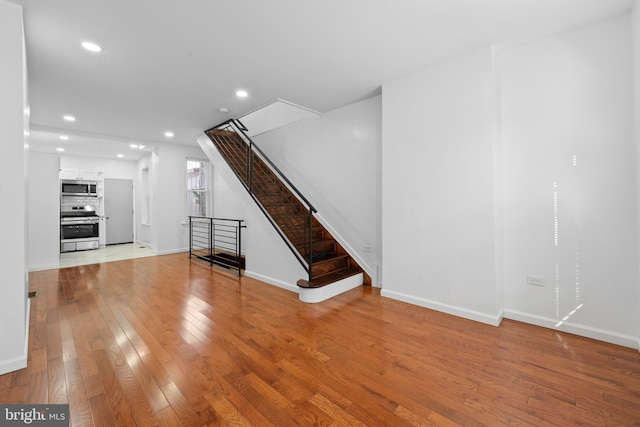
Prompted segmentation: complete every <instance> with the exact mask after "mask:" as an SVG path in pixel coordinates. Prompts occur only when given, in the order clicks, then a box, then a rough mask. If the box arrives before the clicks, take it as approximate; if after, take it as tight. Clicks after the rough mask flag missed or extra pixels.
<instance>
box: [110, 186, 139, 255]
mask: <svg viewBox="0 0 640 427" xmlns="http://www.w3.org/2000/svg"><path fill="white" fill-rule="evenodd" d="M104 216H105V244H106V245H117V244H121V243H132V242H133V180H131V179H112V178H105V180H104Z"/></svg>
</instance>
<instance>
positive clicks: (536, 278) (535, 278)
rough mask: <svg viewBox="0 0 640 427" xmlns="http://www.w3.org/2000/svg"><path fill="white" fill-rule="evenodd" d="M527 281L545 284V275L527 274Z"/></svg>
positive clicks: (535, 284)
mask: <svg viewBox="0 0 640 427" xmlns="http://www.w3.org/2000/svg"><path fill="white" fill-rule="evenodd" d="M527 283H528V284H529V285H533V286H544V277H540V276H532V275H530V274H529V275H527Z"/></svg>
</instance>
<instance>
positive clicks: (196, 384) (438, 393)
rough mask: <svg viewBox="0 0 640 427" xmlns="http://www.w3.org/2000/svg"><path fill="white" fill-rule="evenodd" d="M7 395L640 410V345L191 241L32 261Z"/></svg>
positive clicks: (623, 421) (340, 419)
mask: <svg viewBox="0 0 640 427" xmlns="http://www.w3.org/2000/svg"><path fill="white" fill-rule="evenodd" d="M30 287H31V290H33V291H38V293H39V295H38V297H37V298H33V299H32V300H31V303H32V306H31V322H30V328H31V330H30V342H29V365H28V367H27V368H26V369H23V370H20V371H17V372H13V373H10V374H6V375H3V376H0V403H67V402H68V403H69V404H70V410H71V423H72V425H73V426H85V425H89V426H90V425H96V426H115V425H126V426H134V425H138V426H150V425H165V426H179V425H183V426H203V425H256V426H267V425H274V426H295V425H319V426H329V425H336V426H340V425H346V426H355V425H365V426H385V425H386V426H404V425H406V426H457V425H459V426H465V427H466V426H500V425H518V426H547V425H552V426H574V425H584V426H606V425H611V426H633V425H636V426H638V425H640V354H639V353H638V351H637V350H634V349H630V348H625V347H619V346H615V345H611V344H606V343H603V342H598V341H593V340H589V339H586V338H582V337H578V336H574V335H569V334H564V333H560V332H557V331H554V330H549V329H543V328H538V327H535V326H531V325H527V324H522V323H518V322H514V321H509V320H505V321H503V323H502V325H501V326H500V327H498V328H496V327H492V326H488V325H483V324H480V323H476V322H472V321H467V320H464V319H460V318H456V317H454V316H449V315H446V314H442V313H438V312H434V311H430V310H427V309H423V308H420V307H415V306H412V305H408V304H404V303H401V302H398V301H394V300H390V299H385V298H382V297H380V295H379V293H378V291H377V290H376V289H371V288H369V287H365V288H361V289H355V290H352V291H349V292H347V293H345V294H343V295H340V296H338V297H336V298H334V299H332V300H330V301H326V302H323V303H320V304H316V305H307V304H304V303H302V302H300V301H298V298H297V295H296V294H294V293H291V292H288V291H285V290H281V289H278V288H275V287H272V286H269V285H265V284H262V283H260V282H258V281H256V280H252V279H249V278H241V279H239V278H237V277H235V276H234V275H233V274H227V273H225V272H220V270H217V269H216V268H215V267H214V268H211V267H209V266H208V265H207V264H205V263H202V262H201V261H197V260H189V258H188V255H187V254H174V255H165V256H157V257H149V258H139V259H132V260H125V261H116V262H110V263H104V264H94V265H86V266H79V267H70V268H64V269H59V270H46V271H37V272H33V273H31V276H30Z"/></svg>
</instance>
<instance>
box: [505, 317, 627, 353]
mask: <svg viewBox="0 0 640 427" xmlns="http://www.w3.org/2000/svg"><path fill="white" fill-rule="evenodd" d="M504 317H505V318H506V319H511V320H517V321H519V322H524V323H530V324H532V325H536V326H541V327H543V328H549V329H554V330H557V331H561V332H567V333H570V334H574V335H580V336H582V337H586V338H591V339H594V340H598V341H604V342H608V343H611V344H617V345H621V346H624V347H630V348H635V349H637V350H640V339H639V338H637V337H632V336H628V335H623V334H619V333H617V332H612V331H606V330H604V329H598V328H593V327H590V326H585V325H579V324H576V323H571V322H564V323H563V324H562V325H560V326H556V325H557V324H558V320H557V319H552V318H548V317H542V316H537V315H534V314H529V313H523V312H521V311H517V310H507V309H505V310H504Z"/></svg>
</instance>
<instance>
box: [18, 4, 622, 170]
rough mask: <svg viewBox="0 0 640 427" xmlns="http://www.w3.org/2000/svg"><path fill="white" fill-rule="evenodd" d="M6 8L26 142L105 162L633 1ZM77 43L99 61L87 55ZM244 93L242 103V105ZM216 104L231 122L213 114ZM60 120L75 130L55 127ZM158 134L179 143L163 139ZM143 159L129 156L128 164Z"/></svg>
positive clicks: (328, 102)
mask: <svg viewBox="0 0 640 427" xmlns="http://www.w3.org/2000/svg"><path fill="white" fill-rule="evenodd" d="M11 1H12V2H13V3H17V4H20V5H22V6H23V7H24V17H25V32H26V45H27V61H28V63H27V64H28V72H29V92H30V93H29V97H30V103H31V122H32V125H31V126H32V132H31V144H32V147H34V149H40V150H45V151H46V150H54V149H55V148H54V147H53V146H54V145H58V144H60V140H58V139H57V135H58V134H59V133H65V134H67V135H69V136H70V139H69V141H72V140H75V141H76V147H75V148H73V147H72V145H71V144H70V143H69V144H68V147H69V148H68V150H67V152H69V153H73V154H91V153H93V155H105V156H113V155H114V154H113V153H115V151H114V150H124V149H126V147H127V146H128V142H129V141H136V142H142V143H145V144H147V146H148V147H150V146H152V145H153V143H154V142H155V143H157V142H168V141H169V142H174V143H180V144H195V143H196V142H195V141H196V138H197V137H198V136H200V135H201V134H202V131H204V130H206V129H208V128H210V127H212V126H214V125H216V124H218V123H220V122H222V121H224V120H226V119H228V118H231V117H239V116H242V115H243V114H245V113H246V112H249V111H252V110H255V109H256V108H257V107H259V106H261V105H266V104H268V103H270V102H271V101H273V100H275V99H278V98H279V99H284V100H286V101H288V102H291V103H294V104H297V105H300V106H303V107H305V108H308V109H311V110H315V111H318V112H326V111H329V110H332V109H334V108H337V107H341V106H343V105H347V104H349V103H352V102H355V101H358V100H361V99H364V98H367V97H369V96H371V95H373V94H376V93H379V90H380V87H381V85H382V84H383V83H386V82H389V81H393V80H394V79H397V78H399V77H401V76H403V75H407V74H411V73H412V72H415V71H418V70H420V69H422V68H425V67H426V66H428V65H429V64H433V63H436V62H439V61H443V60H446V59H447V58H451V57H454V56H456V55H459V54H462V53H464V52H468V51H471V50H474V49H477V48H479V47H481V46H485V45H488V44H492V43H500V42H509V43H510V42H518V41H524V40H531V39H536V38H540V37H544V36H546V35H550V34H553V33H557V32H559V31H562V30H564V29H569V28H572V27H575V26H579V25H582V24H586V23H590V22H594V21H596V20H599V19H602V18H604V17H608V16H612V15H615V14H620V13H623V12H625V11H627V10H629V9H630V8H631V7H632V5H633V0H393V1H392V0H322V1H320V0H316V1H312V0H306V1H303V0H270V1H265V0H233V1H222V0H182V1H178V0H108V1H104V0H55V1H42V0H11ZM85 40H90V41H93V42H95V43H98V44H99V45H101V46H102V48H103V52H101V53H99V54H95V53H90V52H87V51H85V50H83V49H82V48H81V47H80V43H81V42H82V41H85ZM239 88H242V89H246V90H247V91H248V92H249V96H248V97H247V98H245V99H238V98H237V97H236V96H235V91H236V90H237V89H239ZM221 107H226V108H228V109H229V114H227V115H224V114H220V113H219V112H218V109H219V108H221ZM64 114H73V115H75V116H76V117H77V121H76V122H74V123H67V122H65V121H63V120H62V116H63V115H64ZM165 130H171V131H173V132H174V133H175V137H174V138H172V139H171V140H167V138H165V137H164V136H163V133H164V131H165ZM105 144H106V145H107V146H105ZM109 144H111V147H108V146H109ZM118 144H120V145H121V146H122V148H121V147H119V146H118V147H117V148H116V146H117V145H118ZM94 145H95V147H98V146H101V147H103V148H102V149H101V150H103V151H99V150H98V149H97V148H95V147H94ZM83 150H84V151H83ZM139 154H140V152H138V153H136V154H135V155H134V153H133V152H127V153H126V158H136V157H137V156H139Z"/></svg>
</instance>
